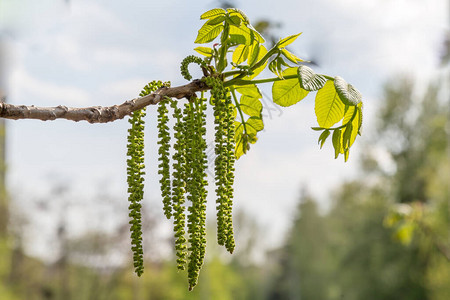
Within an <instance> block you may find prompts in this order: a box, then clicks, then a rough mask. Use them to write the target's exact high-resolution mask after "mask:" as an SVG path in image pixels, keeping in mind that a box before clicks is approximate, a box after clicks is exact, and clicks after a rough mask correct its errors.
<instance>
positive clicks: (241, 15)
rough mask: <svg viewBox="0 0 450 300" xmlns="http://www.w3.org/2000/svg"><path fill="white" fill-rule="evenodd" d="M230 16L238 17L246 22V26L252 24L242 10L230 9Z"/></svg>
mask: <svg viewBox="0 0 450 300" xmlns="http://www.w3.org/2000/svg"><path fill="white" fill-rule="evenodd" d="M228 14H229V15H230V16H237V17H238V18H240V19H241V20H242V21H244V23H245V25H247V24H250V20H249V19H248V17H247V16H246V15H245V13H244V12H243V11H242V10H240V9H238V8H228Z"/></svg>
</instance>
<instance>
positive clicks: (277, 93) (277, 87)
mask: <svg viewBox="0 0 450 300" xmlns="http://www.w3.org/2000/svg"><path fill="white" fill-rule="evenodd" d="M296 74H297V68H289V69H286V70H285V71H284V72H283V76H288V75H296ZM307 95H308V91H306V90H304V89H302V88H301V87H300V83H299V82H298V79H297V78H294V79H284V80H280V81H275V82H274V83H273V86H272V99H273V102H275V103H276V104H278V105H281V106H291V105H293V104H295V103H297V102H299V101H300V100H302V99H303V98H305V97H306V96H307Z"/></svg>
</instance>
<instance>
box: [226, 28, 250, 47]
mask: <svg viewBox="0 0 450 300" xmlns="http://www.w3.org/2000/svg"><path fill="white" fill-rule="evenodd" d="M253 40H254V34H253V33H252V31H251V30H250V29H249V28H248V27H247V26H245V25H244V24H241V26H239V27H237V26H233V25H231V26H230V40H229V41H230V43H236V44H243V45H251V44H252V43H253Z"/></svg>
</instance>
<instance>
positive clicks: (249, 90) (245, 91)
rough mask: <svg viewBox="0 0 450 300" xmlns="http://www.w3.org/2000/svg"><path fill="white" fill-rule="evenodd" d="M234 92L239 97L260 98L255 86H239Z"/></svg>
mask: <svg viewBox="0 0 450 300" xmlns="http://www.w3.org/2000/svg"><path fill="white" fill-rule="evenodd" d="M236 91H237V92H239V94H241V95H245V96H249V97H252V98H258V99H261V98H262V95H261V92H260V91H259V89H258V87H257V86H256V85H255V84H250V85H244V86H239V87H237V88H236Z"/></svg>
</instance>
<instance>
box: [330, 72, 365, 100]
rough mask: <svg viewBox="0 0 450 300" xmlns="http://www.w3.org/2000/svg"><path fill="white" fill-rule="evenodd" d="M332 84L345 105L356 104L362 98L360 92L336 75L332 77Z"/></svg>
mask: <svg viewBox="0 0 450 300" xmlns="http://www.w3.org/2000/svg"><path fill="white" fill-rule="evenodd" d="M334 86H335V88H336V91H337V93H338V95H339V98H341V100H342V102H344V104H346V105H357V104H358V103H360V102H361V100H362V95H361V93H360V92H359V91H358V90H357V89H355V88H354V87H353V85H351V84H349V83H347V82H346V81H345V80H344V79H343V78H342V77H339V76H336V77H335V78H334Z"/></svg>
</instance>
